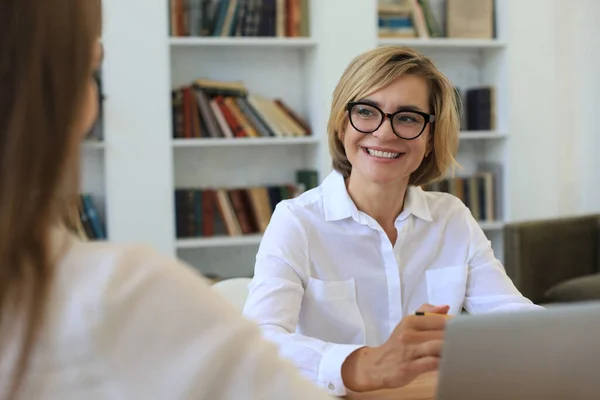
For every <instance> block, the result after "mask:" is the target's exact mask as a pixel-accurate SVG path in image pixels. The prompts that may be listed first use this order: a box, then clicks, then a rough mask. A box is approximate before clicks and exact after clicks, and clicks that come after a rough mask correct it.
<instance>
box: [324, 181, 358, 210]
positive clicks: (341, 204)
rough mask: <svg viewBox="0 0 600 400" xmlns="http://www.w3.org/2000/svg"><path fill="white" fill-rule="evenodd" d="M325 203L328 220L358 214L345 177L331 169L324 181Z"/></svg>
mask: <svg viewBox="0 0 600 400" xmlns="http://www.w3.org/2000/svg"><path fill="white" fill-rule="evenodd" d="M323 205H324V208H325V220H326V221H337V220H340V219H344V218H348V217H352V216H353V215H358V209H357V208H356V205H355V204H354V202H353V201H352V199H351V198H350V195H349V194H348V190H347V189H346V182H345V181H344V177H343V176H342V174H340V173H339V172H338V171H335V170H334V171H331V172H330V173H329V175H328V176H327V178H325V180H324V181H323Z"/></svg>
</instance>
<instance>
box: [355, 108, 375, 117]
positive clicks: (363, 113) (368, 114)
mask: <svg viewBox="0 0 600 400" xmlns="http://www.w3.org/2000/svg"><path fill="white" fill-rule="evenodd" d="M358 114H359V115H361V116H363V117H371V116H373V115H374V114H373V111H371V110H367V109H366V108H362V109H359V110H358Z"/></svg>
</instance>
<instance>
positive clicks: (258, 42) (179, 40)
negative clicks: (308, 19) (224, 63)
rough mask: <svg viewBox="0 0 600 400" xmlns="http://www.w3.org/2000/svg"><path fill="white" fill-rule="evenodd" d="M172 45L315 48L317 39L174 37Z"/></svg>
mask: <svg viewBox="0 0 600 400" xmlns="http://www.w3.org/2000/svg"><path fill="white" fill-rule="evenodd" d="M169 43H170V44H171V47H206V46H218V47H273V48H300V49H303V48H306V49H308V48H313V47H315V46H316V45H317V41H316V40H314V39H311V38H305V37H300V38H288V37H172V38H170V39H169Z"/></svg>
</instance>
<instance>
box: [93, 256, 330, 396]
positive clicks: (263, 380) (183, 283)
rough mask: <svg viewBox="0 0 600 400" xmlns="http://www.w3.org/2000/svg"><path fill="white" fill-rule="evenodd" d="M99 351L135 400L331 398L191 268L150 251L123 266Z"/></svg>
mask: <svg viewBox="0 0 600 400" xmlns="http://www.w3.org/2000/svg"><path fill="white" fill-rule="evenodd" d="M118 263H119V266H118V268H117V269H116V272H115V276H114V277H112V279H111V280H110V283H108V284H107V285H106V290H105V293H104V294H103V298H104V303H105V306H104V307H103V312H102V314H103V315H102V316H101V320H100V321H101V322H100V323H99V324H97V325H98V326H96V327H94V329H92V331H93V332H94V333H93V335H92V336H93V343H94V346H95V347H96V348H95V351H96V352H97V353H98V354H99V355H100V358H101V359H102V361H103V363H104V366H105V371H106V373H107V374H108V375H109V376H112V377H113V378H114V380H115V381H116V382H117V384H116V385H115V386H116V387H117V388H118V392H119V394H120V396H116V397H119V398H131V399H150V398H153V399H215V400H219V399H242V398H245V399H297V400H300V399H306V398H310V399H326V398H330V397H329V396H328V395H327V394H326V393H325V392H324V391H322V390H319V389H318V388H317V387H316V386H315V385H313V384H311V383H310V382H309V381H308V380H306V379H305V378H303V377H302V376H301V374H299V373H298V371H297V369H296V368H295V367H294V366H293V365H292V364H291V363H289V362H287V361H285V360H282V359H280V358H279V356H278V355H277V349H276V347H275V346H274V345H273V344H271V343H269V342H268V341H265V340H263V339H262V338H261V335H260V330H259V329H258V327H257V326H256V325H255V324H253V323H251V322H250V321H247V320H245V319H244V318H242V316H241V315H240V313H239V311H237V310H235V309H234V308H233V307H232V306H230V305H229V304H228V303H227V302H226V301H225V300H224V299H222V298H221V297H220V296H219V295H218V294H217V293H216V292H213V291H212V290H211V289H210V288H209V286H208V284H207V283H206V282H205V281H204V280H203V279H202V278H201V277H200V276H199V275H198V274H196V273H195V271H194V270H193V269H191V268H190V267H188V266H186V265H184V264H180V263H177V262H175V261H172V260H170V259H165V258H162V257H161V256H160V255H158V254H157V253H155V252H153V251H149V250H145V251H139V252H134V253H132V254H128V255H127V256H126V257H121V258H120V260H119V261H118Z"/></svg>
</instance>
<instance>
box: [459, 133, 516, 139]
mask: <svg viewBox="0 0 600 400" xmlns="http://www.w3.org/2000/svg"><path fill="white" fill-rule="evenodd" d="M507 137H508V135H507V134H506V133H504V132H498V131H461V132H460V140H482V139H483V140H499V139H506V138H507Z"/></svg>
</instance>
